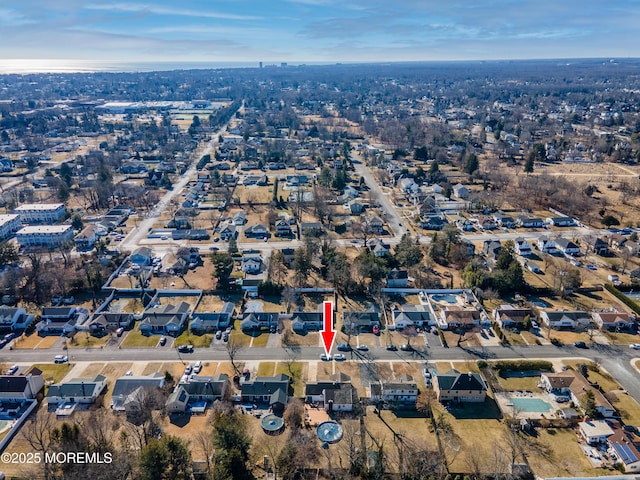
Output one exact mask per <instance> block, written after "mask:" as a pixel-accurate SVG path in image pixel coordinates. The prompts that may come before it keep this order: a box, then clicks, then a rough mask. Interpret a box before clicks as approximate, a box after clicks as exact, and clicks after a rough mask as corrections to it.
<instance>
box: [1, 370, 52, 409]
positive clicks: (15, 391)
mask: <svg viewBox="0 0 640 480" xmlns="http://www.w3.org/2000/svg"><path fill="white" fill-rule="evenodd" d="M43 388H44V378H43V377H42V371H41V370H39V369H38V368H35V367H34V368H32V369H31V370H29V371H28V372H27V373H26V374H22V375H0V404H1V403H4V402H6V403H20V402H22V401H24V400H31V399H33V398H36V395H37V394H38V393H40V392H41V391H42V389H43Z"/></svg>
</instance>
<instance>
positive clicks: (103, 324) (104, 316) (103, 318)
mask: <svg viewBox="0 0 640 480" xmlns="http://www.w3.org/2000/svg"><path fill="white" fill-rule="evenodd" d="M133 324H134V319H133V313H124V312H120V313H111V312H104V313H99V314H97V315H95V316H94V317H93V320H92V321H91V323H90V324H89V331H90V332H91V333H92V334H99V333H105V332H115V331H116V330H117V329H119V328H125V329H126V328H131V327H132V326H133Z"/></svg>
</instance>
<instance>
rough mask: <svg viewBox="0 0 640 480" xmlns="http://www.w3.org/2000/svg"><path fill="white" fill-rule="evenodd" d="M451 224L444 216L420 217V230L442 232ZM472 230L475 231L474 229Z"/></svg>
mask: <svg viewBox="0 0 640 480" xmlns="http://www.w3.org/2000/svg"><path fill="white" fill-rule="evenodd" d="M448 223H449V222H447V219H446V218H444V217H442V215H426V216H422V217H420V228H424V229H425V230H442V229H443V228H444V227H445V226H446V225H447V224H448ZM469 225H470V228H471V229H473V227H471V224H469Z"/></svg>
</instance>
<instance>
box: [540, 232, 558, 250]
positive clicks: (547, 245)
mask: <svg viewBox="0 0 640 480" xmlns="http://www.w3.org/2000/svg"><path fill="white" fill-rule="evenodd" d="M538 250H540V251H541V252H542V253H549V254H554V253H556V252H557V249H556V242H554V241H553V240H551V239H550V238H547V237H545V236H541V237H540V238H538Z"/></svg>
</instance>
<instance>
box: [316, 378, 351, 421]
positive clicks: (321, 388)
mask: <svg viewBox="0 0 640 480" xmlns="http://www.w3.org/2000/svg"><path fill="white" fill-rule="evenodd" d="M304 395H305V401H306V402H307V403H310V404H318V405H322V406H323V408H324V409H325V410H326V411H327V412H329V413H331V412H351V411H353V406H354V405H355V404H356V403H357V402H358V395H357V391H356V389H355V388H354V387H353V385H352V384H351V377H349V376H348V375H346V374H344V373H339V374H337V375H335V376H333V377H332V379H331V380H326V381H319V382H315V383H312V382H308V383H307V384H306V385H305V391H304Z"/></svg>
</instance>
